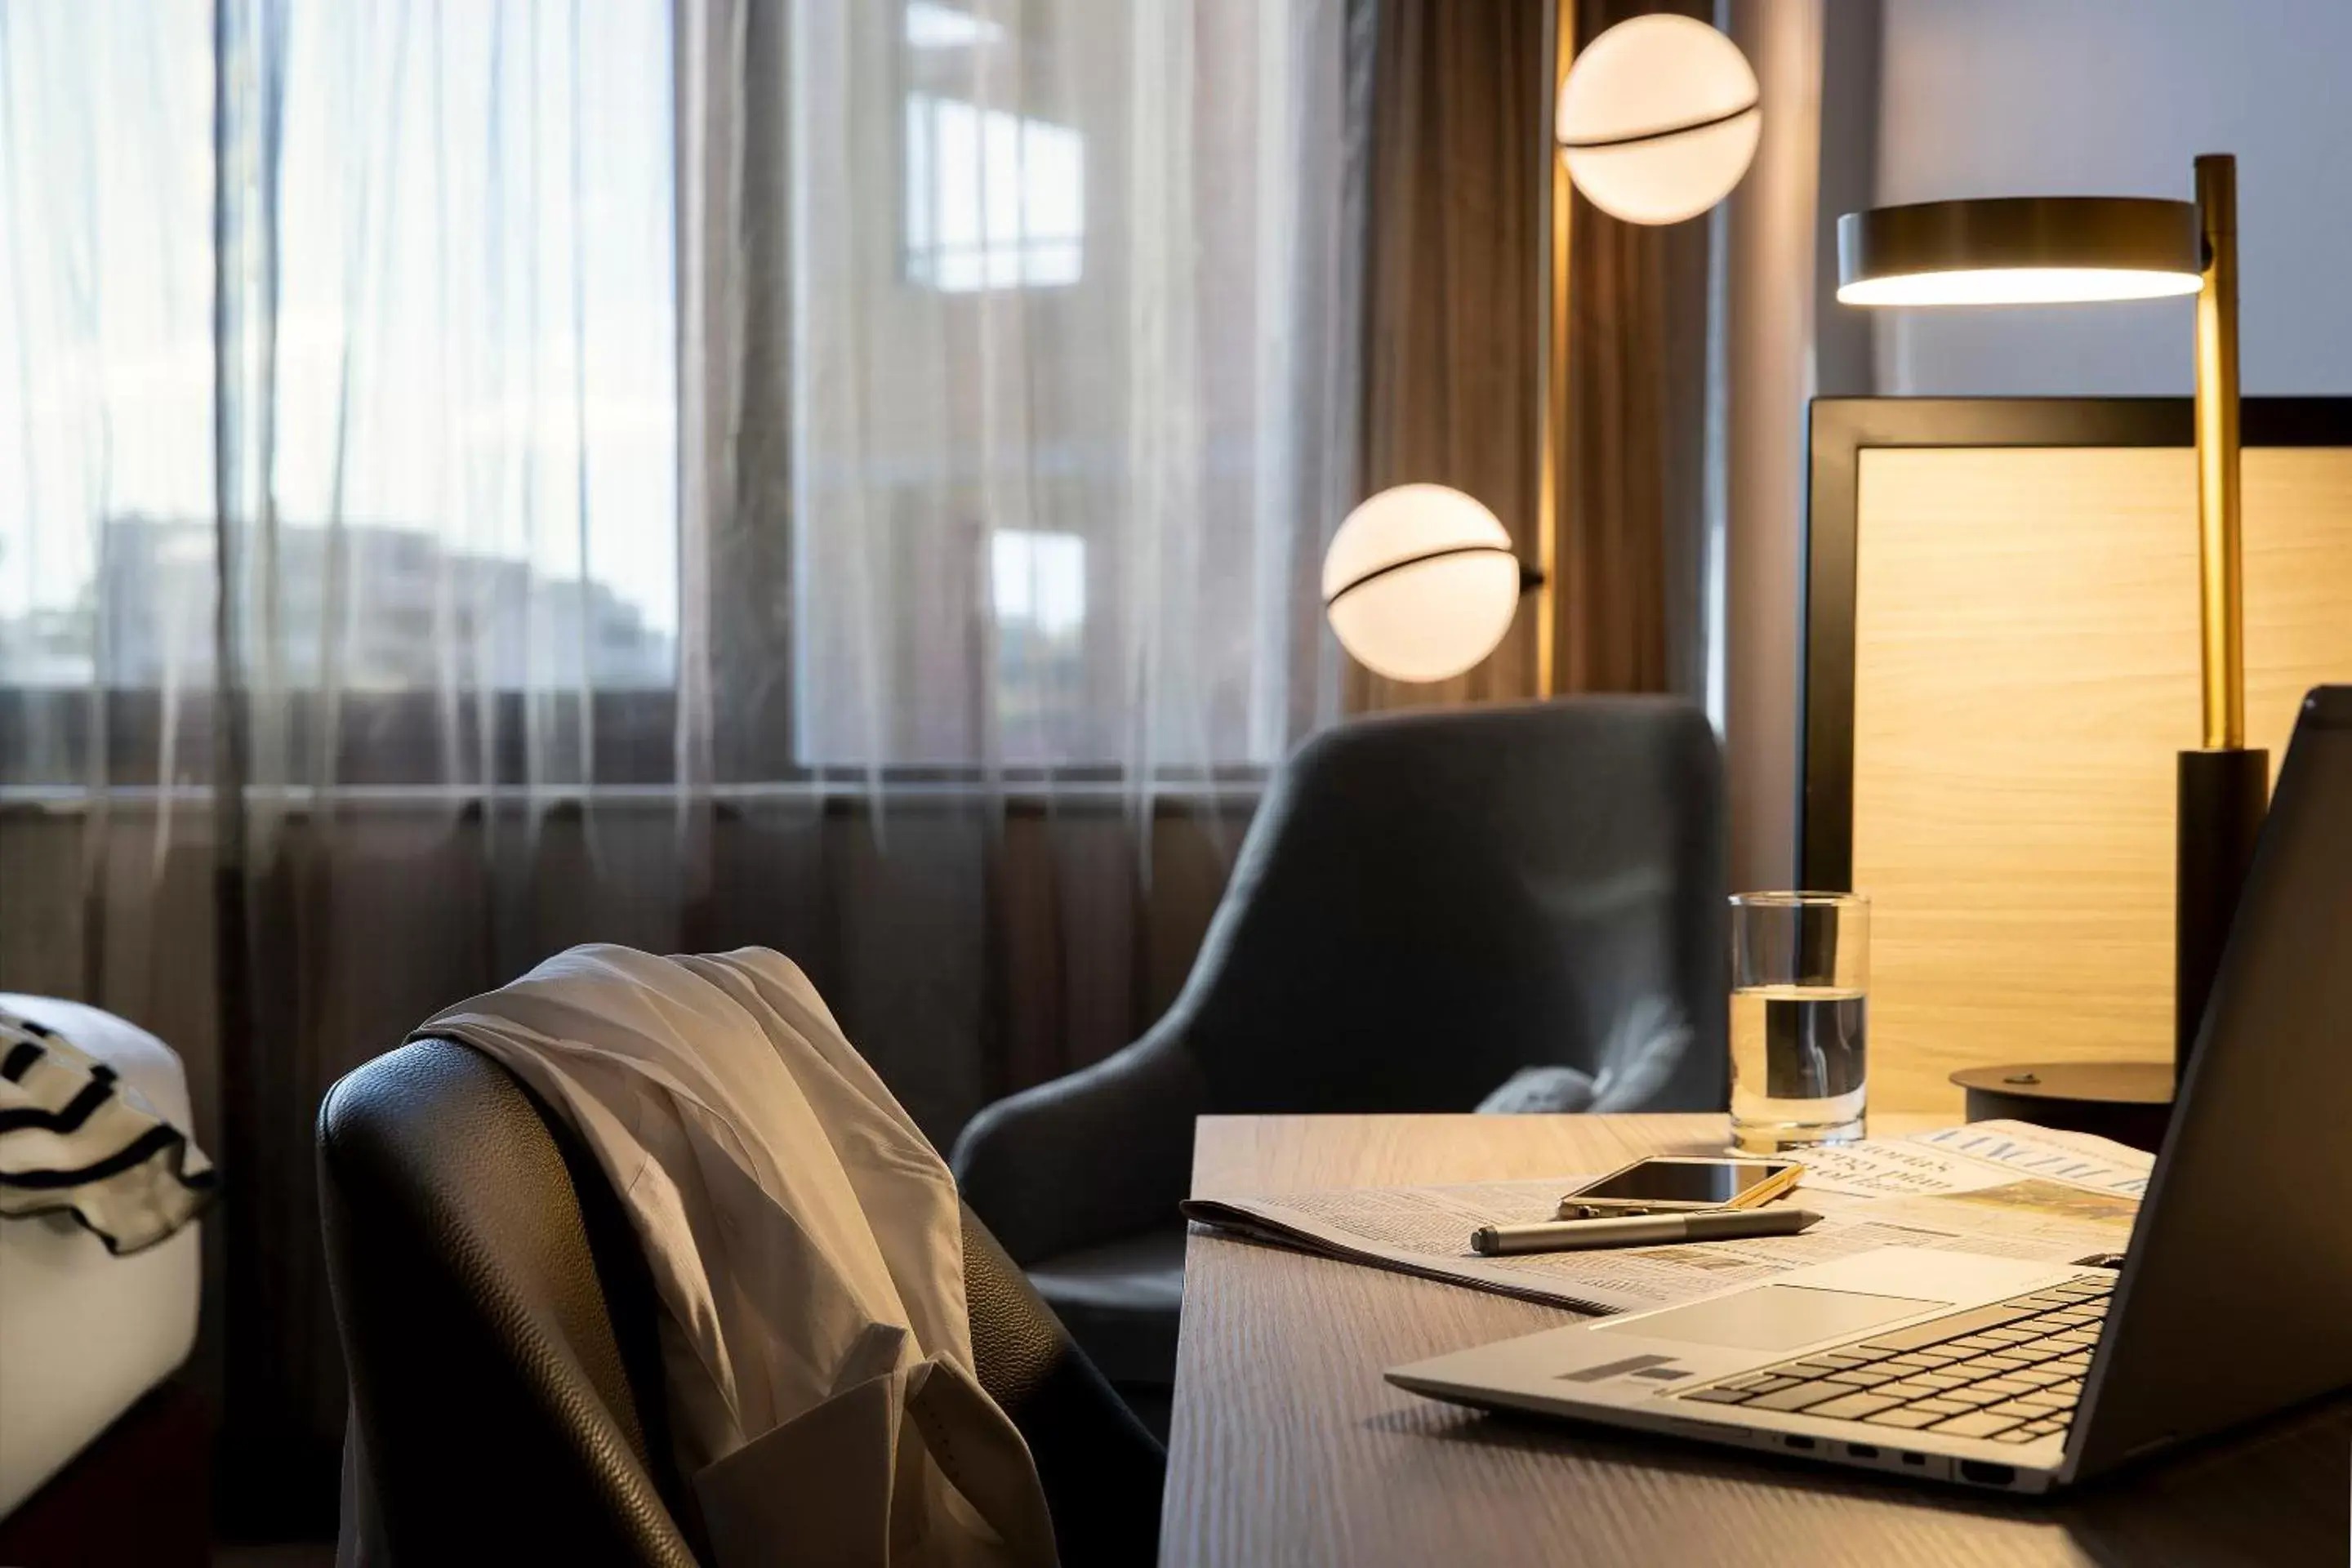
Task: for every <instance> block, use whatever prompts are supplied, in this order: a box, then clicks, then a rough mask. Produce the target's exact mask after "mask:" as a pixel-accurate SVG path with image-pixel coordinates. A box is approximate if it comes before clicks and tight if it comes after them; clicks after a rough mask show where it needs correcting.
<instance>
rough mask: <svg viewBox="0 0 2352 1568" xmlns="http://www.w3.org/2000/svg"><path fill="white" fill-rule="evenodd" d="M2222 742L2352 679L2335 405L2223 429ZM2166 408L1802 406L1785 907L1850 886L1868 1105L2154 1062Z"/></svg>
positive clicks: (2170, 786) (2189, 693) (2276, 403)
mask: <svg viewBox="0 0 2352 1568" xmlns="http://www.w3.org/2000/svg"><path fill="white" fill-rule="evenodd" d="M2244 428H2245V437H2246V444H2247V450H2246V453H2245V465H2244V467H2245V550H2246V667H2247V709H2248V724H2249V729H2250V731H2251V734H2250V735H2249V743H2250V744H2252V745H2257V746H2265V747H2268V748H2269V749H2270V752H2271V766H2272V770H2273V776H2275V773H2276V770H2277V766H2278V760H2279V756H2280V753H2281V752H2283V750H2284V747H2285V744H2286V738H2287V733H2288V731H2289V729H2290V728H2291V727H2292V724H2293V721H2294V712H2295V707H2296V704H2297V702H2298V701H2299V700H2300V699H2301V697H2302V695H2303V693H2304V692H2305V690H2306V689H2309V688H2310V687H2312V686H2315V685H2318V684H2320V683H2322V682H2323V681H2329V680H2346V679H2352V399H2337V398H2315V399H2300V398H2295V399H2259V398H2257V399H2250V400H2249V401H2248V403H2247V405H2246V411H2245V420H2244ZM2189 440H2190V409H2189V400H2188V399H2186V398H2179V399H2168V398H2166V399H2109V398H2098V399H2074V398H2067V399H2039V398H2018V399H2010V398H2002V399H1881V398H1861V399H1823V400H1822V401H1820V402H1817V403H1816V404H1815V405H1814V408H1813V427H1812V489H1811V505H1810V509H1809V512H1810V515H1809V526H1808V552H1809V561H1808V571H1807V615H1806V639H1805V658H1806V674H1805V718H1804V736H1803V768H1804V779H1803V807H1802V818H1803V820H1802V822H1801V827H1800V835H1799V858H1798V864H1799V865H1800V866H1801V868H1803V870H1802V879H1803V880H1804V883H1805V885H1806V886H1808V887H1818V888H1843V887H1849V886H1851V887H1854V888H1858V889H1861V890H1862V891H1864V892H1866V893H1868V894H1870V895H1871V897H1872V901H1873V917H1874V933H1873V935H1874V940H1873V944H1872V954H1873V965H1872V967H1873V975H1872V992H1871V1008H1870V1015H1871V1016H1870V1023H1871V1031H1870V1032H1871V1058H1872V1059H1871V1068H1870V1077H1871V1103H1872V1105H1873V1106H1874V1107H1877V1108H1881V1109H1885V1110H1931V1111H1951V1112H1954V1113H1957V1112H1958V1109H1959V1103H1960V1096H1959V1091H1958V1090H1957V1089H1954V1088H1952V1087H1951V1085H1950V1084H1949V1083H1948V1082H1947V1081H1946V1075H1948V1073H1950V1072H1951V1071H1952V1070H1953V1069H1954V1068H1961V1067H1969V1066H1986V1065H1991V1064H1994V1063H1999V1062H2014V1061H2021V1060H2022V1061H2033V1060H2042V1061H2048V1060H2063V1059H2074V1058H2110V1059H2133V1058H2137V1059H2140V1060H2162V1059H2168V1058H2169V1056H2170V1054H2171V1038H2172V1032H2171V1031H2172V1023H2171V1020H2172V996H2171V989H2172V978H2171V977H2172V853H2173V838H2172V817H2173V790H2174V765H2175V764H2174V760H2173V759H2174V753H2175V752H2178V751H2179V750H2180V749H2181V748H2182V747H2184V746H2194V745H2196V744H2197V743H2198V740H2199V709H2198V684H2197V563H2196V540H2197V533H2196V506H2197V502H2196V483H2195V471H2194V457H2193V454H2192V451H2191V448H2190V445H2189Z"/></svg>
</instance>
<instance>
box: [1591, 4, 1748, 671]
mask: <svg viewBox="0 0 2352 1568" xmlns="http://www.w3.org/2000/svg"><path fill="white" fill-rule="evenodd" d="M1661 11H1664V12H1675V13H1678V14H1680V15H1683V16H1694V17H1696V18H1697V19H1698V20H1700V21H1702V22H1706V21H1711V20H1712V19H1713V12H1714V7H1713V6H1712V5H1709V4H1706V3H1705V0H1681V3H1679V4H1675V3H1667V4H1655V3H1649V0H1576V19H1575V21H1576V31H1575V37H1576V39H1577V41H1578V42H1579V43H1580V44H1581V43H1582V42H1583V41H1584V40H1586V39H1590V38H1593V37H1599V36H1600V35H1601V33H1603V32H1605V31H1607V30H1608V29H1609V28H1610V27H1612V26H1616V25H1617V24H1618V23H1620V22H1622V21H1624V20H1626V19H1627V18H1628V17H1631V16H1642V15H1644V14H1647V13H1651V12H1661ZM1572 200H1573V202H1574V207H1573V210H1572V211H1571V213H1570V218H1569V268H1568V399H1567V440H1566V447H1565V454H1564V455H1565V458H1566V461H1565V463H1564V464H1563V465H1562V479H1561V494H1560V498H1559V500H1560V505H1559V557H1558V561H1559V570H1558V581H1557V582H1556V584H1554V592H1555V593H1556V594H1557V595H1558V606H1559V607H1558V612H1557V613H1558V616H1559V620H1558V625H1559V642H1558V644H1557V650H1556V658H1557V660H1558V663H1557V665H1556V674H1557V679H1558V685H1559V689H1560V690H1562V691H1680V692H1685V693H1692V694H1696V692H1697V691H1698V690H1699V689H1700V686H1701V683H1702V682H1703V681H1704V679H1705V675H1706V669H1705V648H1706V633H1705V626H1704V620H1703V605H1704V603H1705V591H1706V543H1705V540H1706V535H1705V531H1704V530H1705V523H1704V515H1705V512H1704V509H1705V485H1704V475H1705V472H1706V324H1707V247H1708V236H1709V233H1710V231H1711V228H1712V222H1711V220H1710V219H1707V218H1694V219H1691V220H1690V221H1688V222H1685V223H1678V224H1668V225H1665V226H1658V227H1653V226H1646V225H1643V224H1633V223H1626V222H1624V221H1622V219H1619V218H1613V217H1611V216H1609V215H1608V214H1607V213H1604V212H1602V211H1601V209H1600V208H1598V207H1596V206H1594V205H1592V204H1591V202H1588V201H1586V200H1585V199H1584V197H1583V196H1582V195H1576V196H1574V197H1573V198H1572Z"/></svg>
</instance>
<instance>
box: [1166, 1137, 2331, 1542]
mask: <svg viewBox="0 0 2352 1568" xmlns="http://www.w3.org/2000/svg"><path fill="white" fill-rule="evenodd" d="M1937 1120H1938V1119H1936V1118H1931V1117H1920V1116H1909V1117H1903V1116H1881V1117H1876V1118H1874V1121H1873V1131H1874V1132H1880V1133H1888V1132H1893V1133H1900V1132H1904V1131H1916V1130H1918V1129H1920V1128H1923V1127H1927V1126H1931V1125H1935V1124H1936V1123H1937ZM1722 1141H1723V1123H1722V1121H1721V1119H1720V1118H1717V1117H1704V1116H1638V1117H1637V1116H1624V1117H1577V1116H1563V1117H1508V1116H1496V1117H1473V1116H1412V1117H1403V1116H1399V1117H1352V1116H1351V1117H1206V1118H1203V1119H1202V1121H1201V1122H1200V1124H1199V1131H1198V1135H1197V1138H1196V1142H1195V1146H1194V1156H1193V1186H1192V1191H1193V1193H1194V1194H1195V1195H1196V1196H1202V1197H1208V1196H1227V1197H1232V1196H1244V1195H1247V1194H1253V1193H1267V1192H1277V1191H1285V1190H1299V1189H1306V1188H1315V1187H1333V1186H1347V1185H1392V1184H1404V1183H1412V1182H1423V1181H1486V1180H1502V1179H1506V1178H1513V1177H1535V1176H1544V1175H1560V1176H1572V1175H1580V1174H1586V1173H1598V1172H1601V1171H1603V1170H1606V1169H1608V1168H1609V1167H1611V1166H1613V1165H1616V1164H1619V1163H1622V1162H1623V1161H1625V1160H1627V1159H1630V1158H1633V1156H1635V1155H1638V1154H1644V1153H1702V1152H1713V1151H1715V1150H1717V1149H1719V1148H1720V1147H1721V1145H1722ZM1574 1316H1575V1315H1574V1314H1573V1313H1570V1312H1566V1311H1563V1310H1557V1309H1552V1308H1547V1307H1540V1306H1537V1305H1534V1304H1532V1303H1529V1302H1525V1301H1517V1300H1510V1299H1508V1298H1506V1297H1501V1296H1492V1295H1487V1294H1485V1293H1483V1292H1480V1291H1475V1290H1468V1289H1461V1288H1459V1287H1456V1286H1451V1285H1444V1284H1440V1283H1438V1282H1436V1281H1434V1280H1425V1279H1412V1278H1410V1277H1407V1276H1403V1275H1398V1274H1391V1273H1387V1272H1385V1271H1382V1270H1380V1269H1374V1268H1362V1267H1360V1266H1357V1265H1354V1264H1348V1263H1340V1262H1336V1261H1332V1260H1330V1259H1326V1258H1309V1257H1307V1256H1304V1255H1302V1254H1297V1253H1291V1252H1286V1251H1283V1250H1281V1249H1279V1248H1275V1247H1262V1246H1256V1245H1253V1244H1251V1243H1247V1242H1242V1241H1236V1240H1233V1239H1229V1238H1226V1237H1219V1236H1216V1235H1214V1234H1213V1233H1210V1232H1207V1231H1205V1230H1203V1229H1202V1228H1200V1227H1197V1226H1196V1227H1195V1228H1194V1230H1193V1232H1192V1240H1191V1245H1190V1248H1189V1250H1188V1252H1187V1254H1186V1259H1185V1279H1184V1322H1183V1331H1182V1336H1181V1342H1180V1346H1179V1351H1178V1357H1177V1373H1176V1403H1175V1415H1174V1426H1173V1431H1172V1435H1171V1445H1170V1449H1169V1476H1168V1491H1167V1500H1166V1507H1165V1511H1164V1513H1163V1515H1162V1522H1161V1531H1160V1561H1161V1562H1162V1563H1168V1564H1185V1565H1191V1564H1209V1563H1214V1564H1226V1565H1232V1568H1277V1565H1284V1564H1294V1563H1296V1564H1323V1563H1332V1564H1350V1565H1361V1568H1377V1565H1380V1564H1390V1563H1397V1564H1402V1563H1412V1564H1441V1565H1444V1568H1476V1565H1480V1564H1488V1563H1515V1564H1517V1563H1543V1564H1560V1565H1564V1568H1580V1565H1584V1564H1592V1565H1600V1564H1609V1565H1612V1568H1622V1565H1647V1564H1694V1565H1708V1564H1717V1563H1721V1564H1738V1565H1740V1568H1770V1565H1774V1564H1783V1563H1786V1564H1792V1565H1802V1568H1838V1565H1844V1564H1852V1565H1854V1568H1865V1565H1866V1568H1881V1565H1887V1568H1903V1565H1909V1564H1928V1563H1954V1564H1969V1565H1979V1564H2008V1563H2021V1564H2041V1563H2066V1564H2086V1565H2087V1564H2101V1565H2107V1568H2124V1565H2126V1564H2133V1565H2137V1564H2143V1563H2146V1564H2193V1563H2261V1564H2296V1563H2332V1564H2333V1563H2343V1562H2344V1561H2345V1560H2346V1546H2347V1519H2352V1406H2347V1403H2346V1402H2343V1401H2336V1402H2332V1403H2330V1404H2328V1405H2325V1406H2323V1407H2319V1408H2315V1409H2307V1410H2305V1411H2303V1412H2300V1413H2297V1414H2295V1415H2290V1416H2287V1417H2284V1418H2282V1419H2280V1420H2275V1421H2273V1422H2270V1423H2267V1424H2265V1425H2263V1426H2260V1427H2257V1428H2255V1429H2253V1430H2252V1432H2250V1433H2247V1434H2243V1435H2241V1436H2237V1437H2235V1438H2233V1439H2231V1440H2228V1441H2225V1442H2221V1443H2216V1444H2208V1445H2203V1446H2200V1447H2198V1448H2196V1449H2194V1450H2191V1451H2189V1452H2188V1453H2185V1454H2183V1455H2181V1456H2179V1457H2178V1458H2174V1459H2172V1460H2170V1461H2168V1462H2167V1463H2165V1464H2163V1465H2161V1466H2158V1467H2153V1468H2144V1469H2141V1470H2138V1471H2134V1472H2130V1473H2127V1474H2126V1475H2125V1476H2122V1477H2119V1478H2116V1479H2113V1480H2111V1481H2108V1482H2105V1483H2103V1484H2101V1485H2098V1486H2095V1487H2093V1488H2090V1489H2086V1490H2084V1492H2082V1493H2079V1494H2077V1495H2075V1496H2074V1497H2072V1498H2069V1499H2067V1500H2064V1501H2062V1502H2031V1501H2024V1500H2008V1499H1996V1498H1985V1497H1982V1496H1980V1495H1976V1494H1968V1493H1960V1492H1957V1491H1950V1490H1945V1489H1930V1488H1923V1487H1906V1486H1903V1485H1901V1484H1899V1483H1897V1482H1895V1481H1893V1480H1881V1479H1877V1478H1875V1477H1873V1476H1869V1475H1866V1474H1862V1473H1858V1472H1857V1473H1853V1474H1848V1473H1845V1472H1841V1471H1837V1470H1834V1469H1830V1468H1810V1467H1805V1466H1802V1465H1800V1464H1797V1463H1794V1462H1784V1461H1778V1460H1774V1459H1771V1458H1761V1457H1753V1456H1748V1455H1745V1454H1740V1453H1737V1452H1734V1451H1731V1450H1719V1449H1715V1448H1711V1447H1706V1446H1703V1445H1697V1444H1687V1443H1677V1442H1675V1441H1672V1440H1670V1439H1666V1438H1661V1437H1651V1436H1643V1435H1639V1434H1634V1433H1625V1432H1611V1431H1606V1430H1602V1429H1599V1428H1591V1427H1576V1426H1570V1425H1568V1424H1565V1423H1557V1422H1542V1421H1537V1420H1533V1419H1525V1420H1522V1419H1513V1418H1505V1417H1497V1416H1489V1415H1478V1414H1475V1413H1474V1412H1471V1411H1467V1410H1463V1409H1459V1408H1456V1407H1454V1406H1452V1405H1441V1404H1437V1403H1435V1402H1433V1401H1430V1400H1425V1399H1421V1398H1418V1397H1416V1396H1414V1395H1412V1394H1406V1393H1404V1392H1402V1390H1399V1389H1395V1388H1392V1387H1391V1386H1390V1385H1389V1384H1386V1383H1384V1382H1382V1381H1381V1369H1382V1368H1384V1367H1389V1366H1393V1365H1397V1364H1399V1363H1403V1362H1408V1361H1414V1360H1418V1359H1420V1358H1422V1357H1424V1356H1429V1355H1435V1354H1439V1353H1442V1352H1447V1351H1454V1350H1460V1349H1463V1348H1465V1347H1466V1346H1470V1345H1474V1344H1478V1343H1482V1342H1486V1341H1489V1340H1495V1339H1500V1338H1503V1337H1505V1336H1507V1335H1510V1334H1516V1333H1528V1332H1531V1331H1535V1330H1538V1329H1543V1328H1549V1327H1554V1326H1557V1325H1558V1324H1559V1323H1562V1322H1568V1321H1573V1319H1574Z"/></svg>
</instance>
